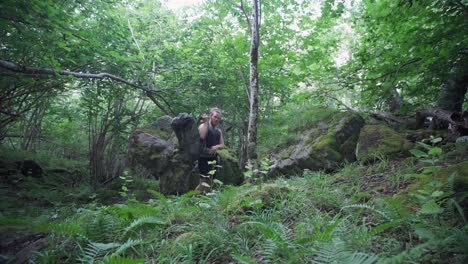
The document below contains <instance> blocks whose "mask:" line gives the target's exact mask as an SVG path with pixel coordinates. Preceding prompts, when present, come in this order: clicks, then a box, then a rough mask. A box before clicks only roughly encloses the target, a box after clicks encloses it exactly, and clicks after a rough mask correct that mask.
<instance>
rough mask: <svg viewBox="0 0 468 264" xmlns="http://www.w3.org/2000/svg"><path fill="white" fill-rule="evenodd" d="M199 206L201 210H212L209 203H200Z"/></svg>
mask: <svg viewBox="0 0 468 264" xmlns="http://www.w3.org/2000/svg"><path fill="white" fill-rule="evenodd" d="M198 206H199V207H200V208H203V209H210V208H211V205H209V204H207V203H199V204H198Z"/></svg>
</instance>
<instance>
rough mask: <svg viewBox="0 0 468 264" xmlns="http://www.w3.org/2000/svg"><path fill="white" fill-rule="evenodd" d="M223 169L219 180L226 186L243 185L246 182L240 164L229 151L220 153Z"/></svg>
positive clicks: (219, 173) (218, 176) (225, 150)
mask: <svg viewBox="0 0 468 264" xmlns="http://www.w3.org/2000/svg"><path fill="white" fill-rule="evenodd" d="M218 155H219V157H220V160H221V162H220V165H221V168H220V169H219V171H218V174H217V176H216V177H217V179H218V180H220V181H222V182H223V183H224V184H241V183H242V182H243V181H244V174H243V173H242V171H241V169H240V166H239V162H238V161H237V159H236V158H235V157H234V155H233V154H232V153H231V151H230V150H229V149H223V150H220V151H218Z"/></svg>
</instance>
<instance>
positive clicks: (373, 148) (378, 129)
mask: <svg viewBox="0 0 468 264" xmlns="http://www.w3.org/2000/svg"><path fill="white" fill-rule="evenodd" d="M412 146H413V144H412V143H411V142H410V141H408V140H406V139H404V138H403V137H402V136H400V135H399V134H398V133H397V132H395V131H394V130H393V129H391V128H389V127H387V126H386V125H368V126H364V128H363V129H362V130H361V136H360V138H359V143H358V160H359V161H360V162H365V161H369V160H372V159H374V158H375V157H381V156H386V157H393V156H395V155H402V154H407V153H408V150H409V149H411V148H412Z"/></svg>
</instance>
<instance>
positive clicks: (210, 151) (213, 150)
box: [208, 145, 219, 154]
mask: <svg viewBox="0 0 468 264" xmlns="http://www.w3.org/2000/svg"><path fill="white" fill-rule="evenodd" d="M218 149H219V145H216V146H212V147H211V148H210V149H209V150H208V152H209V153H210V154H216V152H217V151H218Z"/></svg>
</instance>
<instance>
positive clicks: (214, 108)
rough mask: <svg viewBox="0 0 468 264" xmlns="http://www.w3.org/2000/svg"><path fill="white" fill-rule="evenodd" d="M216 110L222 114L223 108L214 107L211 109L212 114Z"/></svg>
mask: <svg viewBox="0 0 468 264" xmlns="http://www.w3.org/2000/svg"><path fill="white" fill-rule="evenodd" d="M214 112H218V113H219V114H220V115H221V109H219V108H218V107H213V108H211V109H210V115H212V114H213V113H214Z"/></svg>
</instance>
